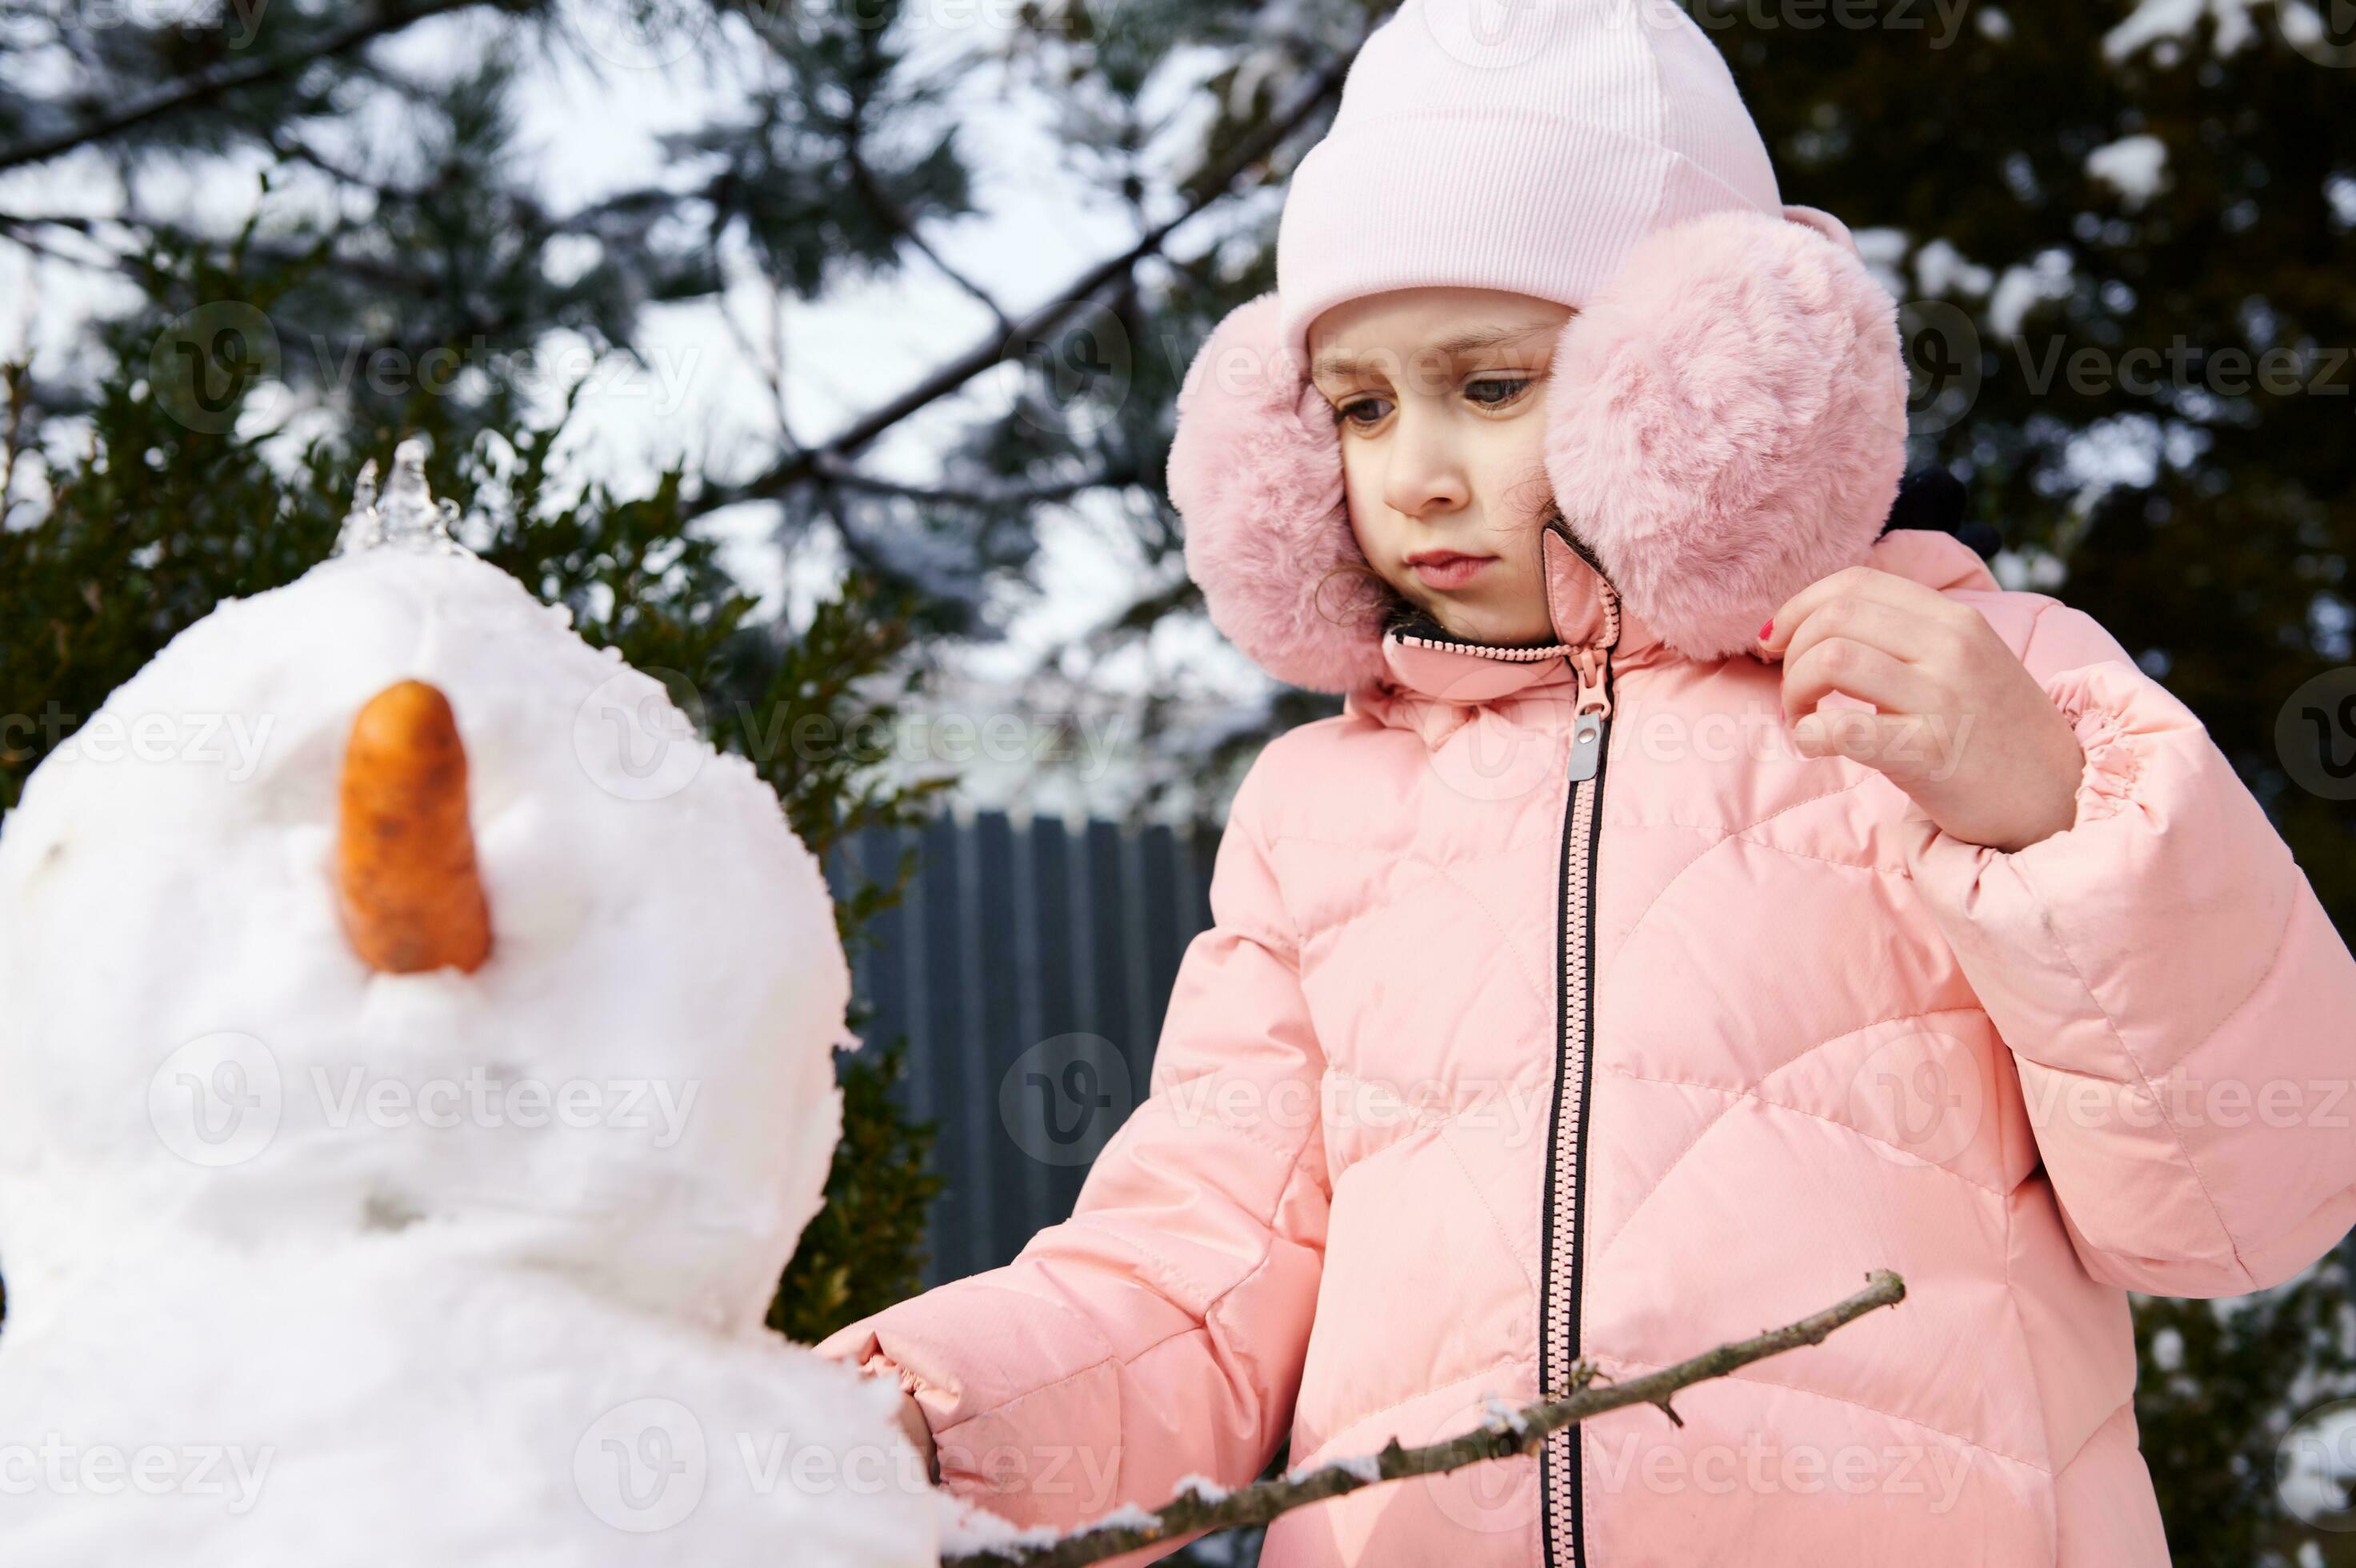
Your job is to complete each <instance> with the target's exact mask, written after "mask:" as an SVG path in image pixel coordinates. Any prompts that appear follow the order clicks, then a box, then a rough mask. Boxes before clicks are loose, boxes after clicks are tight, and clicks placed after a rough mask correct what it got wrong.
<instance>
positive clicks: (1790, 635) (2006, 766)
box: [1759, 566, 2085, 853]
mask: <svg viewBox="0 0 2356 1568" xmlns="http://www.w3.org/2000/svg"><path fill="white" fill-rule="evenodd" d="M1761 632H1762V636H1761V639H1760V644H1759V646H1760V651H1761V652H1762V654H1764V655H1766V656H1767V657H1769V658H1780V659H1782V660H1783V717H1784V720H1785V722H1786V723H1789V724H1791V725H1792V734H1793V737H1794V741H1795V742H1796V743H1797V745H1798V746H1799V748H1800V751H1801V752H1802V754H1803V755H1804V756H1808V757H1823V756H1826V755H1838V756H1841V757H1847V758H1849V759H1850V760H1851V761H1854V762H1861V763H1863V764H1865V765H1866V766H1867V767H1869V768H1875V769H1878V770H1879V772H1880V773H1881V774H1882V775H1883V776H1884V777H1886V778H1887V779H1890V782H1891V783H1893V784H1895V785H1897V786H1898V787H1899V788H1900V789H1903V790H1905V791H1906V793H1907V794H1909V795H1911V796H1912V797H1913V799H1914V800H1915V801H1916V803H1917V804H1919V805H1921V806H1922V810H1923V811H1926V812H1928V813H1929V814H1930V817H1931V819H1932V821H1933V822H1937V823H1938V824H1939V826H1940V828H1941V829H1942V830H1943V831H1944V832H1948V833H1950V834H1953V835H1954V837H1956V838H1959V839H1963V840H1965V841H1966V842H1968V843H1979V844H1987V845H1989V846H1991V847H1993V848H1996V849H1999V850H2003V851H2006V852H2008V853H2009V852H2012V851H2015V850H2021V849H2026V848H2028V847H2029V845H2030V844H2033V843H2037V842H2038V840H2040V839H2042V838H2046V837H2049V836H2051V834H2053V833H2057V832H2061V830H2062V829H2064V828H2066V827H2068V826H2069V825H2070V824H2071V823H2072V822H2073V821H2075V820H2076V817H2077V790H2078V781H2079V779H2080V777H2081V775H2082V774H2083V770H2084V767H2085V753H2084V751H2083V748H2082V747H2080V746H2079V744H2078V736H2077V733H2076V731H2075V730H2074V729H2073V728H2072V726H2071V724H2070V721H2069V720H2068V719H2066V718H2064V717H2063V716H2062V714H2061V709H2059V708H2057V707H2055V706H2054V705H2053V701H2052V699H2051V697H2049V696H2047V695H2046V694H2045V689H2044V688H2043V687H2042V686H2040V685H2039V684H2038V683H2037V678H2036V677H2035V676H2033V675H2031V674H2030V673H2029V671H2028V669H2027V668H2026V667H2025V666H2024V665H2022V663H2021V662H2020V660H2019V659H2018V658H2016V657H2015V656H2014V654H2013V651H2012V650H2011V649H2009V648H2008V647H2006V646H2005V642H2004V639H2002V638H2000V637H1998V636H1997V632H1996V628H1994V627H1992V626H1990V625H1988V623H1987V618H1985V617H1983V616H1982V615H1981V614H1980V613H1979V611H1977V610H1976V609H1974V608H1972V607H1970V606H1969V605H1965V604H1958V603H1956V602H1955V601H1954V600H1953V599H1951V598H1948V597H1947V596H1945V595H1944V594H1941V593H1940V592H1938V590H1936V589H1934V588H1932V587H1929V586H1927V585H1924V584H1922V583H1918V582H1915V581H1914V580H1913V579H1912V578H1910V577H1901V576H1899V575H1896V574H1894V573H1890V572H1881V571H1877V570H1875V569H1874V568H1873V567H1870V566H1849V567H1845V568H1843V569H1842V570H1840V571H1838V572H1835V573H1833V574H1832V575H1829V576H1825V577H1819V578H1817V579H1816V580H1815V582H1813V583H1811V584H1809V585H1807V586H1806V587H1804V588H1802V589H1801V590H1800V591H1799V592H1798V593H1796V594H1794V595H1793V596H1791V597H1790V598H1788V599H1786V600H1784V601H1783V604H1782V605H1781V606H1779V607H1777V608H1776V611H1775V615H1774V618H1773V619H1772V620H1771V621H1770V622H1769V623H1768V624H1767V625H1766V626H1765V627H1763V628H1761ZM1835 691H1839V692H1842V693H1847V695H1849V696H1851V697H1854V698H1857V699H1858V700H1860V701H1862V702H1867V703H1872V704H1873V705H1874V707H1875V708H1876V709H1877V710H1878V712H1875V713H1864V712H1860V711H1858V710H1856V709H1836V710H1832V711H1826V712H1821V713H1820V712H1818V711H1817V710H1816V704H1817V703H1819V702H1820V701H1822V700H1823V699H1824V698H1825V697H1826V695H1828V694H1829V693H1833V692H1835Z"/></svg>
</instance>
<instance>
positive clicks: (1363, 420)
mask: <svg viewBox="0 0 2356 1568" xmlns="http://www.w3.org/2000/svg"><path fill="white" fill-rule="evenodd" d="M1389 412H1390V400H1389V399H1387V398H1379V397H1362V398H1360V399H1358V401H1357V402H1355V403H1344V404H1343V405H1342V406H1341V407H1339V408H1337V409H1335V410H1334V411H1333V419H1334V422H1335V423H1336V424H1339V423H1341V422H1343V421H1345V420H1346V421H1348V422H1349V423H1351V424H1381V423H1382V421H1383V415H1384V414H1386V413H1389Z"/></svg>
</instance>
